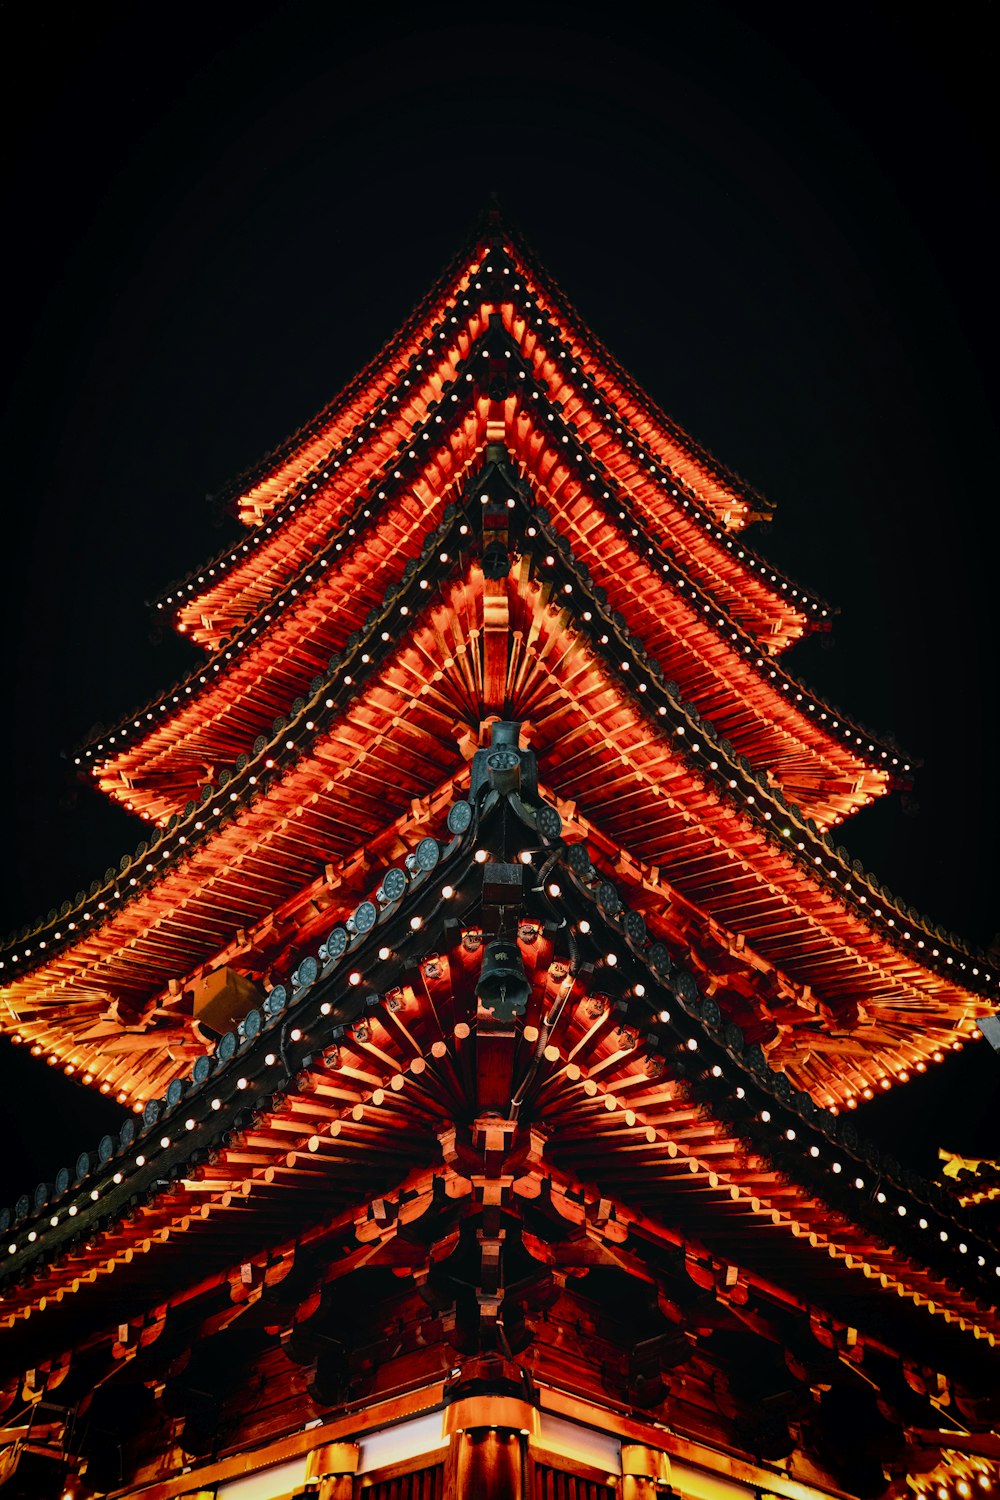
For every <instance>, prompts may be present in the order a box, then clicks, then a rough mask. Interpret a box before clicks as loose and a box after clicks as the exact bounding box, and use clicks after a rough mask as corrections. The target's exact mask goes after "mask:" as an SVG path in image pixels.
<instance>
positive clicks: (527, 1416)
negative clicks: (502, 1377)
mask: <svg viewBox="0 0 1000 1500" xmlns="http://www.w3.org/2000/svg"><path fill="white" fill-rule="evenodd" d="M538 1427H539V1423H538V1412H537V1411H536V1409H535V1408H534V1407H533V1406H530V1405H529V1404H528V1403H527V1402H526V1401H520V1400H517V1399H516V1398H514V1397H510V1396H469V1397H466V1398H465V1399H464V1400H460V1401H455V1402H453V1404H452V1405H451V1406H449V1407H448V1408H447V1410H446V1411H445V1418H444V1430H445V1434H446V1435H447V1436H448V1437H449V1438H450V1440H451V1443H450V1447H449V1450H448V1458H447V1460H446V1462H445V1479H444V1500H531V1496H530V1493H529V1490H528V1487H527V1482H526V1478H527V1474H528V1438H529V1437H530V1436H531V1435H532V1434H534V1435H536V1436H537V1433H538Z"/></svg>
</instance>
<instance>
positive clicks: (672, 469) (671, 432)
mask: <svg viewBox="0 0 1000 1500" xmlns="http://www.w3.org/2000/svg"><path fill="white" fill-rule="evenodd" d="M491 322H492V323H493V324H494V325H495V324H497V323H499V324H502V326H503V328H504V329H505V331H506V333H507V337H508V342H509V347H508V348H507V349H506V350H503V351H500V350H499V349H497V348H496V347H495V346H494V348H492V349H488V348H485V347H483V340H484V335H485V334H486V333H487V331H488V330H489V328H490V326H491ZM505 357H506V358H507V359H509V358H511V357H513V358H514V360H515V363H516V364H517V365H518V367H519V368H518V374H519V375H520V376H521V377H522V379H523V381H524V382H525V386H524V392H523V395H524V399H529V397H530V395H531V394H533V393H535V392H538V393H540V394H541V395H542V396H543V397H544V400H545V403H546V405H547V407H548V408H550V410H547V411H546V412H545V413H544V416H546V417H547V416H549V415H551V414H552V413H551V409H554V410H555V411H556V412H559V413H560V414H561V416H562V419H563V421H564V423H565V427H566V430H565V431H564V432H563V433H562V434H561V436H562V440H563V441H565V442H566V443H569V442H570V441H572V440H574V439H575V440H576V441H577V443H578V444H579V446H580V447H582V448H583V449H584V450H585V458H582V459H581V460H580V461H581V462H583V461H586V462H588V463H589V464H590V466H591V467H593V466H594V465H595V463H596V465H597V466H598V467H599V468H600V469H602V470H603V471H604V474H603V480H604V482H606V484H607V486H608V487H609V488H610V489H611V491H612V493H613V495H614V498H615V500H616V501H628V502H629V504H630V508H631V509H633V510H634V512H635V516H636V518H637V520H638V522H639V523H640V524H642V525H643V526H644V527H645V528H646V529H648V530H649V531H650V532H651V533H652V535H653V536H654V538H658V539H660V540H661V541H663V542H664V543H665V544H666V545H667V546H669V548H670V549H671V550H675V551H677V553H678V556H679V560H682V561H684V562H685V563H686V565H687V566H688V567H690V568H691V569H692V570H693V571H694V573H695V574H696V575H698V574H702V575H703V579H702V581H704V582H708V583H709V584H710V587H711V589H712V591H713V592H714V594H715V595H716V596H717V597H718V600H719V603H720V605H722V606H724V607H726V608H727V609H728V611H729V612H731V613H732V615H733V618H734V619H736V620H738V621H739V622H740V623H741V624H742V625H743V626H744V628H745V629H747V630H748V631H749V632H750V633H751V634H752V635H753V636H754V637H755V638H757V639H758V640H759V642H760V644H761V646H762V647H763V648H765V649H766V650H767V651H768V652H769V653H770V654H774V653H775V652H777V651H779V650H781V649H782V648H783V647H785V646H787V645H788V644H789V643H790V642H791V641H793V640H795V639H797V638H798V637H799V636H801V635H802V634H804V633H806V632H807V631H809V630H813V629H817V628H826V627H827V626H828V625H829V617H830V614H831V610H830V607H829V606H828V605H826V604H824V602H823V601H822V600H820V599H818V598H817V597H816V596H814V595H812V594H810V593H809V592H808V591H807V590H804V589H802V588H801V587H799V586H797V585H796V584H795V583H794V582H793V581H792V580H790V579H787V578H785V577H783V576H782V575H781V573H780V571H779V570H777V569H775V568H774V567H773V566H772V565H771V564H769V563H767V562H766V561H765V560H764V559H762V558H760V557H758V556H756V555H755V554H754V553H753V551H752V550H751V549H750V548H748V547H747V546H746V544H745V543H743V542H741V541H737V540H736V539H735V535H734V534H735V533H737V532H739V531H740V530H741V529H742V528H743V527H744V526H745V525H746V524H747V523H748V522H749V521H751V520H754V519H758V518H760V517H765V516H769V515H770V513H771V512H770V507H769V506H768V505H767V504H766V503H765V502H764V501H763V500H762V499H761V497H759V496H757V495H755V494H754V493H753V492H752V491H750V490H749V489H748V488H747V487H746V486H745V485H743V484H742V483H741V482H740V481H739V480H737V479H736V478H735V477H734V476H733V475H731V474H728V473H727V472H726V471H725V470H724V469H723V468H722V466H721V465H719V464H718V463H717V462H716V461H715V460H714V459H712V458H711V457H710V456H709V455H708V454H707V453H706V452H705V451H704V450H703V449H702V448H700V447H699V446H698V445H697V444H696V443H695V442H694V441H693V440H692V439H690V438H689V437H688V436H687V435H686V434H685V433H683V432H682V431H681V429H680V428H679V427H677V426H676V424H674V423H672V422H670V421H669V419H668V418H666V417H664V416H663V415H662V413H659V412H658V411H657V410H656V408H655V406H654V405H653V403H652V402H651V401H650V400H649V398H648V397H646V396H644V395H643V394H642V393H641V392H639V391H638V388H637V387H635V385H634V383H633V382H631V381H630V380H629V378H628V377H627V376H626V375H625V374H624V373H623V372H622V371H621V370H620V368H619V367H618V366H617V364H616V363H615V362H614V360H613V359H612V358H611V356H610V355H608V354H607V353H606V352H605V351H604V350H603V348H602V346H601V345H600V344H599V342H598V341H597V340H596V339H595V338H594V336H593V334H591V333H590V332H589V330H587V329H586V328H585V326H584V325H583V324H582V323H581V322H580V320H579V319H578V318H577V316H576V314H575V313H573V312H572V310H571V309H570V308H569V306H568V304H567V303H566V301H565V299H564V298H563V297H562V296H561V294H559V293H558V292H557V290H556V289H555V287H554V285H553V284H552V283H551V281H550V280H549V278H548V277H547V276H546V275H545V273H544V272H543V271H542V270H541V268H540V267H539V266H538V265H537V263H535V262H534V261H533V259H531V258H530V257H529V255H528V252H527V251H526V250H525V249H524V247H523V246H522V245H520V244H519V243H515V241H514V238H513V236H512V235H510V234H509V233H508V232H507V231H506V230H505V229H503V228H502V227H496V226H494V227H493V228H491V230H490V231H489V233H488V234H484V235H483V236H480V237H477V238H476V239H475V240H474V241H473V243H472V245H471V246H470V248H469V249H468V251H467V252H466V254H465V255H464V256H462V257H461V258H460V260H459V262H458V263H457V264H456V265H455V266H453V267H452V268H451V269H450V270H449V272H448V273H446V275H445V276H444V277H443V278H442V279H441V281H439V282H438V283H437V286H436V287H435V289H434V290H433V291H432V293H431V294H430V296H429V297H428V298H427V299H425V302H424V303H423V304H421V307H420V309H418V312H417V313H416V314H414V316H413V317H412V318H411V319H410V320H409V321H408V322H407V323H406V324H405V325H404V327H403V329H402V330H401V331H400V332H399V333H398V334H397V335H396V336H395V337H394V338H393V339H390V341H389V342H388V344H387V345H386V346H385V347H384V349H383V350H382V352H381V353H380V354H379V356H378V357H377V358H376V359H375V360H374V361H373V362H372V364H370V365H369V366H368V367H367V368H366V369H365V370H364V371H362V373H361V374H360V375H359V376H357V377H356V378H355V380H353V381H352V382H351V383H350V385H348V387H347V388H346V390H345V391H344V392H343V393H342V394H341V395H340V396H339V397H338V398H337V399H336V400H335V401H334V402H332V403H331V404H330V406H328V407H326V408H325V409H324V410H323V411H322V412H321V413H320V414H319V415H318V416H317V417H315V418H314V419H313V421H312V422H311V423H309V424H308V425H307V426H306V427H305V428H303V429H301V430H300V432H298V433H297V434H296V435H295V436H294V437H293V438H291V439H290V440H289V441H288V442H287V443H285V444H283V445H282V447H281V448H280V449H278V450H277V451H276V452H275V453H274V454H272V455H271V456H270V457H269V458H268V459H267V460H265V461H264V463H263V464H262V465H261V466H260V467H259V468H258V469H257V470H256V471H254V472H253V474H252V475H248V476H246V478H245V480H244V482H243V486H242V490H241V492H240V493H239V494H238V495H234V496H233V499H234V500H235V502H236V505H237V509H238V511H239V514H240V516H241V518H242V519H243V520H244V521H245V522H246V523H247V524H248V525H251V526H252V527H253V528H254V529H253V531H252V532H251V534H250V535H249V536H248V537H247V538H245V539H244V540H243V541H242V542H240V543H239V544H237V545H236V546H230V547H228V548H226V549H224V551H223V552H221V553H220V554H219V555H218V556H217V557H215V558H213V559H211V560H209V561H208V562H206V563H205V564H203V565H202V566H201V567H200V568H198V569H197V570H196V571H195V572H194V573H193V574H192V575H191V576H190V577H189V578H188V579H186V580H185V581H184V582H182V583H180V584H178V585H177V586H175V587H174V588H173V589H172V590H171V591H170V592H169V593H167V594H166V595H165V596H164V597H163V598H162V599H160V600H159V601H158V604H159V606H160V607H162V608H163V609H164V610H166V611H168V612H170V613H171V614H172V615H173V616H174V617H175V619H176V621H177V623H178V625H179V627H180V628H181V629H182V630H184V631H185V632H187V633H189V634H190V635H191V636H192V637H193V638H194V639H196V640H199V641H201V642H202V643H204V644H206V645H212V646H214V645H218V643H219V642H220V641H221V640H222V639H223V638H224V637H225V636H227V635H229V634H231V633H232V632H233V631H234V630H236V629H239V627H240V626H241V625H242V623H243V621H244V618H245V616H247V615H248V614H249V613H253V612H255V611H256V610H257V609H258V608H259V607H260V606H261V604H262V603H263V602H264V601H265V600H266V599H267V598H269V597H270V596H271V595H272V594H274V593H276V592H278V591H280V589H281V587H282V586H283V585H284V584H285V583H287V581H288V580H289V578H290V577H291V576H292V575H293V574H294V573H295V572H296V571H297V570H298V568H299V567H300V566H301V565H302V563H303V562H304V561H306V560H307V557H308V554H309V552H310V549H311V548H312V547H313V545H314V543H315V536H316V530H317V527H319V528H322V527H323V526H324V525H326V526H329V524H331V522H332V521H333V520H334V517H335V516H336V514H337V513H338V512H342V510H343V509H344V507H345V506H349V505H350V504H351V502H352V501H353V499H354V498H355V497H356V496H357V494H358V493H359V492H360V491H361V490H363V489H364V488H365V487H366V486H368V485H370V484H371V483H372V481H373V480H375V479H376V476H377V475H378V474H379V471H380V470H381V469H383V468H386V467H389V466H391V464H392V462H393V461H394V460H395V459H397V458H398V457H400V456H405V454H406V453H407V451H408V449H409V448H410V447H412V446H413V445H414V443H415V441H421V442H427V441H429V440H430V435H429V434H427V433H426V431H421V432H420V433H419V434H418V435H417V436H416V437H415V436H414V434H415V433H416V429H417V428H418V427H426V426H427V425H431V424H433V423H435V422H438V421H439V420H442V419H443V415H446V414H447V413H448V409H449V407H450V406H451V405H454V404H456V403H458V402H460V401H462V400H463V398H464V397H466V396H467V395H468V394H469V393H468V392H466V391H465V390H464V389H463V387H464V386H466V385H475V386H482V385H486V384H488V382H489V379H490V378H495V377H496V375H497V374H498V373H499V372H498V370H497V361H503V360H504V358H505ZM473 358H475V359H476V360H479V361H480V364H479V366H478V368H477V369H470V368H469V362H470V360H472V359H473ZM483 362H485V366H486V368H484V364H483ZM498 436H504V434H502V433H500V434H498ZM506 436H507V440H508V442H509V441H510V436H511V435H510V434H509V433H508V434H507V435H506ZM512 446H514V445H513V444H512Z"/></svg>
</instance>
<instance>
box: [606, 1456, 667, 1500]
mask: <svg viewBox="0 0 1000 1500" xmlns="http://www.w3.org/2000/svg"><path fill="white" fill-rule="evenodd" d="M669 1483H670V1459H669V1457H668V1455H667V1454H666V1453H664V1452H662V1450H661V1449H659V1448H647V1447H646V1445H645V1444H644V1443H622V1477H621V1481H620V1484H619V1490H618V1493H619V1496H620V1500H658V1497H659V1496H662V1494H663V1490H662V1489H661V1488H660V1486H661V1485H664V1484H669Z"/></svg>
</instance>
